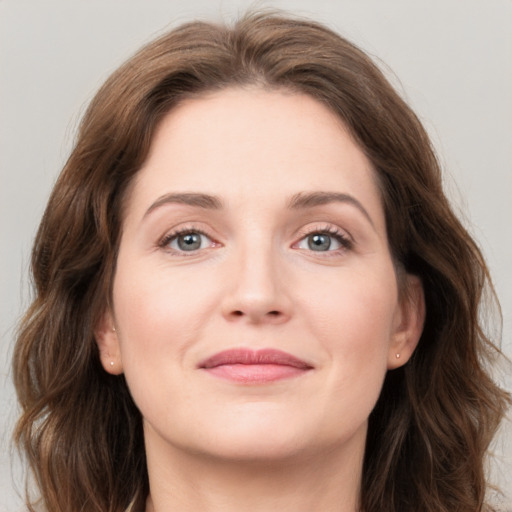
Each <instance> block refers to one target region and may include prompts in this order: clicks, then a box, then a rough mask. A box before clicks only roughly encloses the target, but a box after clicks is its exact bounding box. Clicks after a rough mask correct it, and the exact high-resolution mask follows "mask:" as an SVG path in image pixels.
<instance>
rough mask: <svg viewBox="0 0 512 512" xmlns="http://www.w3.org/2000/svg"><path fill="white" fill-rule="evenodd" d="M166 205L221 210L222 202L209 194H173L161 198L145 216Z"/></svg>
mask: <svg viewBox="0 0 512 512" xmlns="http://www.w3.org/2000/svg"><path fill="white" fill-rule="evenodd" d="M164 204H186V205H188V206H196V207H198V208H204V209H206V210H220V209H221V208H222V201H221V200H220V199H219V198H218V197H217V196H211V195H209V194H200V193H197V192H186V193H172V194H165V195H163V196H161V197H159V198H158V199H157V200H156V201H155V202H154V203H153V204H152V205H151V206H150V207H149V208H148V209H147V210H146V213H145V214H144V217H147V216H148V215H149V214H150V213H151V212H152V211H153V210H156V209H157V208H160V206H163V205H164Z"/></svg>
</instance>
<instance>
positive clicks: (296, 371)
mask: <svg viewBox="0 0 512 512" xmlns="http://www.w3.org/2000/svg"><path fill="white" fill-rule="evenodd" d="M198 367H199V368H200V369H203V370H205V371H207V372H208V373H209V374H211V375H213V376H215V377H220V378H222V379H227V380H232V381H235V382H240V383H246V384H259V383H266V382H273V381H277V380H282V379H288V378H292V377H298V376H300V375H304V374H305V373H306V372H308V371H309V370H311V369H312V368H313V367H312V366H311V365H310V364H308V363H306V362H305V361H303V360H301V359H298V358H297V357H295V356H292V355H291V354H288V353H286V352H282V351H280V350H274V349H262V350H257V351H254V350H249V349H244V348H239V349H232V350H225V351H223V352H219V353H218V354H215V355H213V356H212V357H209V358H208V359H206V360H204V361H202V362H201V363H200V364H199V365H198Z"/></svg>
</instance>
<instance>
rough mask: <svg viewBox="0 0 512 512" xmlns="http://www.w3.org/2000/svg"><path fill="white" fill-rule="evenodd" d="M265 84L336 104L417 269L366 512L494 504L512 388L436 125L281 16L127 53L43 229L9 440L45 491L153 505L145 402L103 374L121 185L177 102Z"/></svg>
mask: <svg viewBox="0 0 512 512" xmlns="http://www.w3.org/2000/svg"><path fill="white" fill-rule="evenodd" d="M254 84H255V85H258V86H260V87H263V88H268V89H276V88H279V89H287V90H291V91H298V92H302V93H305V94H308V95H310V96H312V97H313V98H315V99H317V100H318V101H320V102H322V103H323V104H325V105H327V106H328V108H329V109H331V110H332V111H333V112H335V113H336V114H337V115H338V116H339V118H340V119H341V120H342V121H343V123H344V124H345V125H346V126H347V127H348V129H349V130H350V131H351V133H352V135H353V136H354V138H355V139H356V141H357V142H358V143H359V145H360V146H361V148H362V149H363V150H364V151H365V153H366V154H367V156H368V157H369V158H370V160H371V161H372V163H373V165H374V168H375V170H376V173H377V176H378V179H379V183H380V185H381V190H382V199H383V203H384V206H385V212H386V222H387V229H388V237H389V243H390V247H391V250H392V253H393V256H394V258H395V261H396V262H397V263H398V264H399V265H400V266H401V267H404V268H405V269H406V270H407V272H410V273H414V274H416V275H418V276H420V277H421V279H422V282H423V286H424V290H425V298H426V308H427V317H426V323H425V329H424V332H423V335H422V338H421V340H420V343H419V345H418V348H417V350H416V351H415V353H414V355H413V357H412V359H411V360H410V361H409V362H408V364H407V365H405V367H403V368H401V369H398V370H395V371H392V372H388V375H387V377H386V380H385V383H384V387H383V390H382V394H381V396H380V399H379V401H378V403H377V406H376V407H375V409H374V411H373V412H372V414H371V417H370V422H369V432H368V439H367V447H366V453H365V459H364V470H363V481H362V489H361V500H360V501H361V509H362V510H364V511H365V512H377V511H378V512H398V511H399V512H408V511H410V512H413V511H414V512H427V511H431V512H434V511H435V512H444V511H446V512H448V511H449V512H454V511H458V512H475V511H481V510H483V509H484V495H485V489H486V485H485V476H484V469H483V463H484V456H485V453H486V450H487V448H488V445H489V442H490V440H491V438H492V437H493V434H494V433H495V430H496V428H497V426H498V423H499V421H500V419H501V418H502V416H503V414H504V411H505V409H506V407H507V405H508V403H509V397H508V395H507V394H506V393H505V392H504V391H502V390H500V389H499V388H498V387H497V386H496V385H495V384H494V383H493V381H492V379H491V378H490V376H489V373H488V371H487V369H486V368H487V364H488V362H489V361H490V359H491V358H492V357H493V356H494V355H497V354H499V350H498V349H497V348H496V346H495V345H494V344H493V342H492V341H491V340H489V339H488V338H487V337H486V335H485V333H484V331H483V329H482V327H481V324H480V323H479V322H480V320H479V318H480V316H479V313H480V305H481V301H482V296H483V293H484V291H485V290H486V289H488V290H491V292H492V286H491V285H490V280H489V275H488V270H487V268H486V265H485V262H484V260H483V258H482V255H481V253H480V251H479V249H478V248H477V246H476V245H475V243H474V241H473V240H472V238H471V237H470V236H469V234H468V233H467V231H466V230H465V229H464V228H463V226H462V225H461V223H460V222H459V221H458V220H457V218H456V216H455V215H454V213H453V211H452V209H451V208H450V206H449V204H448V202H447V199H446V197H445V195H444V193H443V190H442V187H441V177H440V169H439V165H438V162H437V159H436V157H435V155H434V152H433V149H432V147H431V144H430V141H429V138H428V137H427V135H426V133H425V130H424V129H423V127H422V126H421V124H420V122H419V121H418V119H417V117H416V116H415V115H414V113H413V112H412V111H411V110H410V108H409V107H408V106H407V105H406V104H405V103H404V101H403V100H402V99H401V98H400V97H399V95H398V94H397V93H396V92H395V91H394V90H393V88H392V87H391V86H390V84H389V83H388V82H387V80H386V79H385V78H384V76H383V74H382V73H381V72H380V71H379V69H378V68H377V67H376V66H375V65H374V64H373V63H372V61H371V60H370V59H369V58H368V57H367V56H366V55H365V54H364V53H363V52H362V51H361V50H359V49H358V48H357V47H355V46H354V45H353V44H351V43H350V42H348V41H346V40H345V39H343V38H342V37H340V36H339V35H337V34H335V33H334V32H332V31H330V30H329V29H328V28H326V27H324V26H322V25H319V24H316V23H314V22H311V21H305V20H298V19H293V18H290V17H287V16H284V15H281V14H272V15H265V14H255V15H249V16H246V17H245V18H243V19H241V20H240V21H238V22H237V23H236V24H235V25H234V27H232V28H229V27H225V26H218V25H214V24H208V23H202V22H196V23H190V24H186V25H183V26H181V27H179V28H177V29H175V30H173V31H171V32H169V33H168V34H166V35H164V36H163V37H160V38H159V39H157V40H156V41H154V42H153V43H151V44H149V45H148V46H146V47H144V48H143V49H142V50H141V51H139V52H138V53H137V54H136V55H135V56H134V57H132V58H131V59H130V60H129V61H128V62H127V63H125V64H124V65H123V66H122V67H121V68H119V69H118V70H117V71H116V72H115V73H114V74H113V75H112V76H111V77H110V78H109V79H108V81H107V82H106V83H105V85H104V86H103V87H102V88H101V89H100V91H99V92H98V94H97V95H96V97H95V98H94V100H93V101H92V103H91V105H90V107H89V109H88V111H87V112H86V114H85V116H84V118H83V121H82V123H81V126H80V130H79V133H78V138H77V142H76V145H75V148H74V150H73V152H72V154H71V156H70V158H69V160H68V162H67V163H66V166H65V168H64V170H63V172H62V174H61V176H60V178H59V180H58V182H57V183H56V185H55V188H54V190H53V193H52V195H51V197H50V200H49V203H48V206H47V209H46V211H45V214H44V216H43V219H42V221H41V225H40V227H39V231H38V233H37V237H36V240H35V244H34V249H33V254H32V273H33V280H34V287H35V298H34V301H33V303H32V305H31V306H30V308H29V310H28V311H27V313H26V315H25V317H24V319H23V321H22V322H21V325H20V328H19V333H18V339H17V345H16V349H15V355H14V381H15V385H16V389H17V393H18V398H19V401H20V403H21V406H22V415H21V417H20V419H19V422H18V424H17V429H16V432H15V438H16V441H17V443H18V445H19V446H20V447H21V448H22V449H23V450H24V452H25V453H26V456H27V459H28V462H29V464H30V466H31V469H32V471H33V474H34V475H35V479H36V482H37V484H38V487H39V490H40V494H41V499H42V502H43V504H44V506H45V507H46V509H47V510H48V511H51V512H79V511H88V512H89V511H90V512H93V511H94V512H106V511H109V512H121V511H123V510H125V509H126V507H127V506H128V505H129V503H130V502H132V501H134V500H135V501H136V502H137V503H139V506H142V505H141V504H143V503H144V499H145V497H146V495H147V493H148V477H147V468H146V461H145V454H144V445H143V433H142V420H141V416H140V413H139V411H138V410H137V408H136V407H135V405H134V403H133V401H132V399H131V397H130V394H129V392H128V389H127V386H126V382H125V380H124V377H123V376H119V377H115V376H111V375H109V374H107V373H106V372H105V371H103V369H102V367H101V364H100V362H99V357H98V349H97V346H96V343H95V340H94V336H93V329H94V326H95V325H96V323H97V322H98V319H99V317H100V315H101V312H102V311H103V310H104V309H105V307H106V306H107V305H108V302H109V300H110V288H111V284H112V278H113V273H114V270H115V261H116V252H117V249H118V245H119V239H120V230H121V219H122V207H123V198H124V196H125V191H126V189H127V187H128V185H129V184H130V182H131V180H133V177H134V176H135V174H136V173H137V170H138V169H139V168H140V167H141V165H142V163H143V161H144V159H145V157H146V155H147V153H148V150H149V146H150V143H151V139H152V134H153V132H154V130H155V127H156V126H157V124H158V122H159V121H160V120H161V118H162V117H163V116H164V115H165V114H166V113H168V112H169V111H170V110H171V109H172V108H173V107H174V106H175V105H176V104H177V103H179V102H180V101H182V100H183V99H184V98H185V97H190V96H194V95H200V94H201V93H203V92H206V91H211V90H219V89H222V88H226V87H233V86H235V87H236V86H239V87H243V86H246V85H254ZM493 341H494V342H496V340H493ZM29 508H30V510H32V508H31V506H30V505H29Z"/></svg>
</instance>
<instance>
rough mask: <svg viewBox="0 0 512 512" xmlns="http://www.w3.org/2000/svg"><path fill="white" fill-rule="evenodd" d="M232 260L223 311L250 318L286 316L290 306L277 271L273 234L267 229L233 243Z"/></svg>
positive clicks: (256, 319) (280, 318) (277, 263)
mask: <svg viewBox="0 0 512 512" xmlns="http://www.w3.org/2000/svg"><path fill="white" fill-rule="evenodd" d="M233 260H234V261H233V266H232V272H231V287H230V288H231V291H230V293H229V296H228V297H226V303H225V308H224V313H225V314H227V315H228V316H229V317H231V318H233V317H245V318H248V319H249V320H250V321H253V322H258V321H263V320H264V319H266V320H270V319H272V321H274V322H275V321H277V320H283V319H285V318H286V317H287V316H288V315H289V309H290V308H289V302H288V300H287V298H286V297H287V295H286V293H285V290H284V282H283V280H282V278H281V275H280V272H281V270H280V269H281V261H280V254H279V250H278V248H277V247H276V244H275V243H274V241H273V239H272V237H271V236H269V235H268V233H267V234H266V236H265V234H255V233H252V235H250V236H247V237H244V240H239V241H238V243H237V244H236V248H235V250H234V254H233Z"/></svg>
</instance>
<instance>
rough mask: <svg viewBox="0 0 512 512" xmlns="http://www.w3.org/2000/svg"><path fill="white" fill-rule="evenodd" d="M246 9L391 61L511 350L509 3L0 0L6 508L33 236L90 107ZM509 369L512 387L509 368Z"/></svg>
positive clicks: (14, 481)
mask: <svg viewBox="0 0 512 512" xmlns="http://www.w3.org/2000/svg"><path fill="white" fill-rule="evenodd" d="M247 7H253V8H259V7H275V8H282V9H287V10H290V11H292V12H294V13H296V14H301V15H304V16H309V17H313V18H315V19H317V20H319V21H322V22H324V23H327V24H328V25H330V26H331V27H333V28H334V29H336V30H338V31H339V32H341V33H342V34H344V35H346V36H348V37H349V38H351V39H352V40H354V41H355V42H357V43H358V44H360V45H361V46H362V47H363V48H364V49H366V50H367V51H368V52H369V53H370V54H372V55H374V56H375V57H376V58H377V59H379V60H381V61H383V62H385V63H386V65H384V64H382V65H383V66H384V67H385V68H386V69H387V71H386V72H387V73H388V74H389V76H390V77H391V79H392V81H393V82H394V83H395V84H396V85H397V86H398V87H399V89H400V90H401V91H402V93H403V95H404V96H405V97H406V98H407V99H408V100H409V102H410V103H411V104H412V105H413V107H414V108H415V109H416V111H417V113H418V114H419V116H420V118H421V119H422V120H423V122H424V123H425V125H426V127H427V128H428V130H429V132H430V133H431V135H432V138H433V141H434V144H435V145H436V147H437V149H438V152H439V153H440V156H441V160H442V162H443V165H444V167H445V169H446V172H445V177H446V185H447V189H448V192H449V194H450V195H451V197H452V198H453V200H454V203H455V204H456V206H457V208H458V209H459V210H460V212H461V215H462V216H463V217H464V218H465V219H466V223H467V225H468V226H469V228H470V230H471V232H472V233H473V234H474V235H475V237H476V238H477V240H478V241H479V243H480V245H481V246H482V248H483V251H484V254H485V255H486V257H487V259H488V262H489V265H490V268H491V272H492V275H493V277H494V280H495V284H496V288H497V291H498V295H499V297H500V299H501V302H502V307H503V313H504V330H503V335H504V336H503V349H504V351H505V352H506V353H507V354H508V356H509V357H511V356H512V228H511V225H512V1H511V0H487V1H485V2H484V1H483V0H429V1H426V0H425V1H416V0H387V1H384V0H359V1H358V0H338V1H336V0H331V1H326V0H324V1H322V0H302V1H300V0H282V1H278V0H275V1H266V2H258V3H254V2H248V1H244V0H238V1H237V0H231V1H221V0H187V1H186V2H182V1H178V0H167V1H166V0H45V1H43V0H31V1H28V0H0V172H1V175H0V236H1V238H0V263H1V264H0V404H1V407H0V512H7V511H9V512H14V511H15V510H17V509H19V508H20V506H21V501H20V498H19V497H18V494H17V493H18V492H19V491H21V490H22V483H21V470H20V464H19V462H17V461H16V459H14V462H11V459H10V456H9V452H10V450H11V448H10V432H11V430H12V426H13V423H14V418H15V416H16V405H15V398H14V390H13V388H12V385H11V383H10V379H11V376H10V369H9V359H10V357H11V353H12V343H13V328H14V326H15V324H16V322H17V319H18V318H19V315H20V314H21V311H22V310H23V308H24V307H26V306H27V305H28V303H29V299H30V292H29V287H28V261H29V253H30V246H31V241H32V238H33V235H34V233H35V230H36V227H37V224H38V221H39V218H40V216H41V214H42V211H43V208H44V205H45V202H46V200H47V197H48V194H49V191H50V189H51V186H52V183H53V182H54V180H55V178H56V176H57V173H58V172H59V170H60V168H61V167H62V165H63V163H64V161H65V159H66V156H67V154H68V153H69V150H70V148H71V145H72V141H73V136H74V132H75V128H76V125H77V121H78V119H79V117H80V115H81V113H82V112H83V109H84V106H85V105H86V103H87V102H88V101H89V100H90V99H91V97H92V96H93V94H94V92H95V90H96V89H97V88H98V87H99V85H100V84H101V83H102V81H103V80H104V79H105V78H106V77H107V76H108V75H109V73H110V72H111V71H113V70H114V69H115V68H116V67H117V66H118V65H119V64H120V63H121V62H122V61H123V60H124V59H125V58H127V57H128V56H129V55H130V54H131V53H133V52H134V51H135V50H136V49H137V48H138V47H139V46H140V45H141V44H142V43H144V42H147V41H148V40H150V39H151V38H153V37H154V36H155V35H158V34H159V33H161V32H162V31H163V30H164V29H165V28H166V27H170V26H175V25H176V24H178V23H181V22H184V21H187V20H189V19H191V18H197V17H202V18H207V19H227V20H229V19H232V18H233V17H236V15H237V14H238V13H241V12H244V11H245V9H246V8H247ZM388 66H389V68H388ZM391 70H393V72H391ZM393 73H394V74H393ZM396 77H399V79H398V78H396ZM501 379H502V380H501V382H502V383H504V384H505V385H506V386H507V387H508V389H512V379H511V378H510V376H508V377H507V376H503V375H502V376H501ZM502 430H503V434H502V436H501V437H500V439H499V441H498V442H497V443H496V448H495V449H496V454H497V459H496V461H495V462H494V463H493V474H494V477H495V479H496V480H497V481H498V482H499V483H500V484H501V485H502V487H503V488H504V489H505V490H506V491H507V493H508V495H509V496H510V495H512V426H511V424H510V423H508V424H505V425H504V428H503V429H502ZM11 465H13V471H12V472H11ZM511 510H512V508H511Z"/></svg>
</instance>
